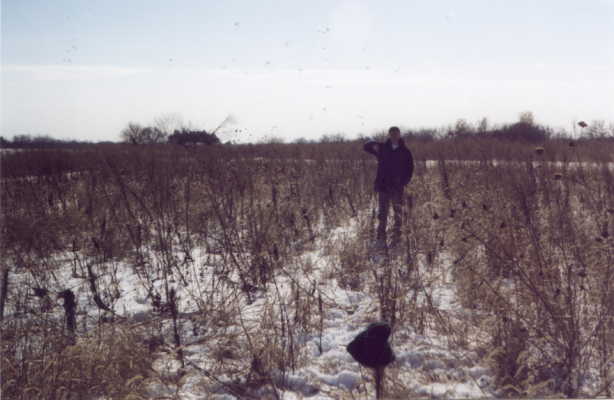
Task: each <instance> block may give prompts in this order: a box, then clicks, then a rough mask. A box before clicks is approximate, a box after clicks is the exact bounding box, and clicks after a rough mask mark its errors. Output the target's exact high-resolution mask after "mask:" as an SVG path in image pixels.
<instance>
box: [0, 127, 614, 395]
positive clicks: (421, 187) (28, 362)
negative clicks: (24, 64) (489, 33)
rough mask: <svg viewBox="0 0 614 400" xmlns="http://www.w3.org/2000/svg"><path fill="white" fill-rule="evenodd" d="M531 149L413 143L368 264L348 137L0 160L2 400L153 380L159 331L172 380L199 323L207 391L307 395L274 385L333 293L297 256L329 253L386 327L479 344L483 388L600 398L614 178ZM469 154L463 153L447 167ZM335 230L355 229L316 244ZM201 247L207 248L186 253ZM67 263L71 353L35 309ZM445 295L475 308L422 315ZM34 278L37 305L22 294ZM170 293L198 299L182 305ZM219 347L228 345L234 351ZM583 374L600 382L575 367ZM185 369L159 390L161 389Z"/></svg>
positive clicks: (336, 273) (368, 228) (612, 302)
mask: <svg viewBox="0 0 614 400" xmlns="http://www.w3.org/2000/svg"><path fill="white" fill-rule="evenodd" d="M608 143H609V142H608ZM411 145H412V143H410V146H411ZM535 147H536V146H535V145H533V144H531V145H522V144H519V143H511V144H509V143H502V142H499V141H496V140H481V141H480V140H478V139H476V138H470V139H467V140H445V141H441V142H432V143H431V142H424V143H422V142H421V143H416V147H414V148H412V149H413V150H414V155H415V156H416V161H417V163H416V172H415V177H414V180H413V181H412V184H411V185H410V188H409V190H408V193H407V198H406V207H405V213H406V215H405V218H406V224H405V227H404V231H403V235H402V246H401V249H400V251H399V253H398V255H397V257H396V258H395V262H394V263H392V264H389V265H386V266H384V267H383V268H381V269H379V270H376V271H373V270H372V268H370V264H368V263H366V262H365V259H366V256H367V254H368V251H367V248H366V242H367V241H368V240H369V238H370V237H372V230H373V226H374V222H375V221H374V218H373V215H372V213H370V212H369V211H370V210H371V208H372V207H373V205H374V203H373V195H372V180H373V176H374V163H373V162H372V160H371V159H370V158H367V156H366V155H363V154H362V152H361V150H360V147H359V146H358V144H357V143H327V144H325V145H320V146H319V147H318V146H315V145H312V144H304V145H299V144H293V145H280V144H270V145H262V146H243V147H236V148H228V149H224V148H217V149H205V148H199V149H190V148H188V149H184V148H169V147H164V146H161V147H151V148H143V149H141V148H126V147H112V148H101V149H99V150H98V151H90V150H88V154H87V157H85V158H80V156H79V155H76V156H75V157H76V158H75V159H73V161H74V162H75V163H78V165H79V168H78V170H77V172H74V173H72V174H69V175H67V174H65V173H64V172H62V173H54V172H53V171H51V172H49V171H47V172H46V173H45V174H42V173H41V174H33V175H30V176H28V177H27V178H24V177H21V178H9V177H10V176H16V175H17V171H30V172H28V174H30V173H31V172H32V171H35V170H34V169H32V168H30V169H28V168H27V165H21V166H20V167H19V168H17V166H15V168H14V169H13V171H12V173H7V172H5V170H3V181H2V185H3V187H2V205H3V208H2V229H3V234H2V249H3V260H2V263H3V264H2V266H3V270H4V271H6V272H7V273H6V277H7V279H5V280H4V281H5V282H6V283H7V285H6V288H7V290H3V294H4V296H3V301H2V303H3V306H2V315H3V321H2V332H3V336H2V346H3V350H2V351H3V365H2V377H3V380H2V394H3V396H5V397H8V398H33V397H37V396H38V397H40V398H79V396H81V397H83V396H84V395H86V394H92V395H93V394H95V395H104V396H108V397H111V398H122V397H126V396H128V397H129V396H133V398H137V397H135V396H140V395H145V394H146V388H147V385H148V383H149V382H152V381H153V380H156V379H158V380H159V377H157V376H156V374H155V373H153V372H152V370H151V362H152V359H153V357H154V355H153V353H152V351H155V350H156V340H159V339H156V338H161V337H162V338H164V340H165V342H166V343H169V344H170V349H171V350H172V356H173V357H174V358H175V359H176V360H177V361H178V362H179V363H180V364H181V365H183V366H185V367H186V368H187V367H189V363H188V361H186V356H185V354H184V349H185V346H186V343H188V342H189V339H190V337H191V336H194V335H196V334H195V333H191V332H197V331H198V332H201V333H200V334H199V335H196V336H199V337H202V339H201V340H203V341H204V342H205V345H207V346H210V350H211V351H212V353H213V354H215V357H213V358H212V360H211V364H210V365H207V366H206V367H203V368H204V369H203V371H204V372H202V374H203V376H204V377H205V378H206V380H207V381H208V382H209V385H208V386H207V387H208V388H210V389H211V390H217V391H227V392H231V393H241V396H243V397H249V396H252V397H256V398H257V397H259V396H260V397H262V396H264V397H269V398H276V397H278V396H280V393H281V390H283V389H288V388H290V389H291V390H296V391H298V392H300V393H303V394H304V395H307V393H311V392H310V391H313V390H314V389H313V388H298V389H297V388H295V387H294V386H292V382H291V380H288V379H286V377H287V376H288V374H289V373H290V371H293V370H297V369H300V368H301V367H302V366H304V365H306V364H307V363H308V362H309V357H308V353H307V349H305V348H304V346H303V342H302V341H301V338H303V337H306V336H308V335H311V336H315V337H317V336H318V335H320V337H321V335H322V330H323V325H322V324H323V323H322V321H323V319H324V316H325V314H326V312H327V310H328V309H329V308H330V307H332V306H333V304H332V303H331V302H332V301H333V300H331V299H330V298H327V297H326V296H325V295H323V294H322V292H321V291H320V288H319V285H318V282H316V281H315V280H311V281H310V280H309V278H310V277H312V276H314V274H315V272H316V268H315V267H314V266H313V265H311V264H310V263H309V262H303V261H300V262H299V261H297V260H298V258H297V255H300V254H301V253H303V252H305V251H308V250H314V246H315V244H316V243H321V244H322V245H323V246H325V247H326V249H323V251H324V252H326V253H327V254H328V255H330V256H332V257H330V259H333V260H335V262H332V263H331V265H329V266H328V267H329V276H328V277H329V278H331V279H336V281H337V284H338V285H339V287H341V288H343V289H350V290H356V291H363V292H368V293H369V294H370V295H371V296H372V297H373V298H375V299H377V305H378V313H379V317H381V318H383V319H386V320H388V321H390V322H391V323H392V324H393V326H394V327H395V335H396V337H399V338H401V337H403V335H408V334H409V333H408V332H409V328H411V329H415V330H416V331H418V332H421V333H429V332H430V333H433V332H437V334H439V335H441V336H442V337H445V338H446V340H448V343H449V344H450V347H451V348H454V349H458V350H459V351H460V350H463V349H466V350H470V349H471V350H475V351H479V353H480V354H481V355H482V357H483V358H482V361H483V362H484V363H489V364H490V365H491V366H492V369H493V371H495V372H496V375H497V386H498V388H500V394H501V395H515V396H516V395H520V396H538V395H539V396H541V395H552V394H554V395H559V394H563V395H566V396H576V395H578V394H579V393H584V392H583V391H584V390H587V389H586V384H585V383H586V382H588V378H590V380H591V382H597V383H598V385H597V386H598V388H597V389H595V388H594V387H592V386H591V390H592V391H591V392H590V393H589V394H591V395H597V394H601V395H608V396H609V395H611V393H612V392H611V391H612V380H613V376H612V375H613V372H612V366H611V359H612V356H613V355H614V343H612V341H611V338H610V337H609V335H608V332H611V331H612V329H613V328H614V325H613V324H614V322H613V320H612V318H613V316H612V314H611V310H612V309H614V297H612V294H611V293H613V292H614V290H612V289H613V288H612V285H613V282H614V281H613V275H612V273H613V272H614V271H613V270H612V268H614V267H613V266H614V255H613V252H612V236H611V235H612V230H613V229H614V222H613V221H612V219H613V218H614V215H613V213H612V212H611V210H613V209H614V204H613V203H612V199H614V179H613V172H612V170H611V167H609V166H608V165H607V164H606V163H605V161H608V162H611V161H612V158H611V154H614V152H611V153H609V155H608V154H607V153H606V150H604V148H605V149H607V146H603V144H602V143H600V142H595V143H592V142H584V143H579V144H578V145H577V146H574V147H570V146H569V145H568V143H567V142H563V141H561V142H557V141H550V142H547V143H544V144H543V145H542V146H541V147H542V148H543V151H541V152H539V154H538V153H536V152H535ZM596 149H597V150H596ZM45 157H47V156H45ZM31 158H32V159H34V160H35V159H36V157H35V155H32V157H31ZM31 158H30V157H25V158H24V160H30V161H28V162H31V161H32V159H31ZM427 158H428V159H435V160H437V163H436V164H435V167H433V168H431V167H429V166H427V164H426V162H425V160H426V159H427ZM495 158H496V159H498V160H514V163H507V164H501V163H499V164H496V163H493V159H495ZM466 159H471V160H473V162H472V163H459V162H450V161H449V160H466ZM548 160H566V161H577V160H581V161H591V162H592V164H590V165H588V164H587V165H572V164H569V163H563V164H561V165H554V164H548V163H546V162H545V161H548ZM13 162H16V161H14V160H13ZM24 162H25V161H24ZM7 165H8V164H7ZM9 172H11V171H9ZM13 173H14V174H13ZM410 195H411V198H410ZM410 205H411V206H410ZM352 218H353V221H355V223H356V224H357V225H356V226H357V231H356V232H357V236H356V237H346V238H343V239H341V240H338V241H330V240H328V238H329V234H330V232H331V231H332V230H333V229H334V228H336V227H338V226H339V225H341V224H343V223H345V222H346V221H348V220H349V219H352ZM199 249H205V250H206V252H207V254H208V255H207V259H206V260H204V261H202V262H200V263H197V262H195V261H194V260H195V258H196V252H197V250H199ZM66 262H70V263H71V264H72V265H73V279H75V280H76V282H78V283H79V287H80V288H82V292H81V296H82V297H81V298H82V299H87V301H88V302H90V303H92V304H93V305H94V308H89V309H88V308H86V307H85V306H80V307H81V308H79V312H78V316H77V318H78V321H77V322H78V323H77V329H76V332H75V336H76V342H75V344H73V345H70V342H67V341H66V339H65V335H66V334H67V332H65V329H64V328H63V327H62V325H63V322H62V320H61V315H62V312H61V309H59V308H58V307H56V306H54V305H53V304H54V302H55V298H54V296H57V294H58V293H60V292H61V291H62V290H65V289H67V288H66V287H65V282H64V281H63V280H62V279H61V276H60V268H61V266H63V265H66ZM126 265H127V267H128V268H132V269H133V271H134V273H135V274H136V275H137V276H138V286H139V288H142V289H143V290H145V291H146V292H147V293H149V297H147V299H146V301H147V303H149V304H148V305H149V306H150V309H151V316H152V318H147V319H146V321H144V323H143V324H142V326H141V328H142V329H139V330H131V329H128V328H127V326H126V325H124V323H125V322H121V319H118V318H117V317H116V316H115V317H114V314H120V313H121V312H122V310H115V309H114V307H115V306H114V305H115V304H116V303H117V301H118V300H119V299H120V298H121V296H122V293H120V292H119V291H118V290H117V287H118V280H119V279H120V276H121V269H122V268H127V267H126ZM420 265H422V266H423V268H419V267H418V266H420ZM306 278H307V280H306ZM196 282H198V285H196ZM287 282H290V284H289V285H290V289H289V290H286V289H284V285H286V286H287V285H288V283H287ZM442 283H448V284H454V285H455V286H456V287H457V296H458V298H459V299H460V301H461V302H462V304H463V305H464V306H465V307H467V308H468V309H470V310H473V311H472V314H471V316H469V317H465V318H459V316H458V315H455V314H453V313H450V312H448V311H446V310H442V309H441V308H440V307H439V306H438V304H437V301H436V298H435V296H434V289H435V288H436V287H437V286H438V285H440V284H442ZM186 287H197V288H198V289H194V290H193V291H188V290H187V289H183V288H186ZM35 288H44V289H46V290H47V291H48V292H49V297H48V298H46V297H43V298H40V297H37V296H35V295H33V291H34V289H35ZM262 294H265V298H266V302H265V304H264V305H260V306H261V311H260V314H259V318H258V319H256V320H253V319H252V320H250V319H245V318H244V316H243V314H242V312H241V307H243V306H245V305H246V304H247V305H250V304H255V303H256V300H257V299H258V298H262ZM185 299H190V300H191V301H192V304H196V306H195V307H196V308H194V307H192V308H190V310H185V309H183V308H182V307H185V304H186V303H185V302H182V300H185ZM49 302H51V304H50V303H49ZM45 304H47V305H45ZM105 308H108V309H110V310H112V311H107V310H105ZM153 316H155V318H153ZM113 321H114V322H113ZM86 322H87V323H86ZM202 332H206V334H203V333H202ZM220 338H225V339H224V340H223V341H220ZM154 339H155V340H154ZM237 348H241V349H246V354H244V355H242V356H241V357H238V356H237V355H236V354H234V353H233V351H232V349H237ZM4 360H6V361H4ZM461 361H463V362H466V361H467V360H461ZM474 361H475V360H474ZM588 369H591V370H594V371H598V375H599V376H597V377H587V376H585V375H583V371H586V370H588ZM273 371H275V373H273ZM184 372H185V368H180V369H179V370H178V371H177V372H176V374H177V376H176V378H177V379H176V380H175V381H173V382H174V383H173V382H170V383H169V382H167V381H165V384H168V385H171V386H172V385H177V382H180V381H181V377H182V375H181V374H182V373H184ZM403 373H404V371H402V370H395V371H392V373H391V374H390V377H389V380H391V382H392V381H394V382H397V383H398V384H396V385H395V387H396V389H395V390H396V392H395V393H396V395H398V397H402V396H403V395H407V394H408V393H411V390H410V389H409V388H408V387H407V386H405V385H403V384H402V382H403V380H404V379H405V378H403V376H404V375H403ZM220 376H226V377H230V379H231V380H232V382H233V383H232V384H229V383H223V382H221V381H220V380H219V379H218V378H217V377H220ZM421 379H426V380H428V379H433V378H428V377H426V376H425V377H422V378H421ZM389 383H390V382H389ZM65 393H72V394H71V396H73V397H70V396H68V395H65ZM392 394H394V393H391V395H392ZM62 396H64V397H62ZM66 396H68V397H66Z"/></svg>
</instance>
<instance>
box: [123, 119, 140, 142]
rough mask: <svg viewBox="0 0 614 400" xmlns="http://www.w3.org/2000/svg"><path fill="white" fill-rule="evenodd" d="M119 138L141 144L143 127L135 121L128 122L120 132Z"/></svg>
mask: <svg viewBox="0 0 614 400" xmlns="http://www.w3.org/2000/svg"><path fill="white" fill-rule="evenodd" d="M121 140H122V141H123V142H126V143H132V144H142V143H143V127H142V126H141V125H139V124H137V123H135V122H130V123H128V126H127V127H126V128H124V129H123V130H122V132H121Z"/></svg>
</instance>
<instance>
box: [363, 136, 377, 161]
mask: <svg viewBox="0 0 614 400" xmlns="http://www.w3.org/2000/svg"><path fill="white" fill-rule="evenodd" d="M363 150H364V151H366V152H367V153H370V154H373V155H374V156H376V157H377V152H378V150H379V143H377V142H376V141H375V140H369V141H368V142H367V143H365V145H364V146H363Z"/></svg>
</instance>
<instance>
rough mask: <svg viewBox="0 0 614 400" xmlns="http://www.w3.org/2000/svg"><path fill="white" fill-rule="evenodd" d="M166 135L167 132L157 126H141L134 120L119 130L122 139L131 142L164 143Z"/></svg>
mask: <svg viewBox="0 0 614 400" xmlns="http://www.w3.org/2000/svg"><path fill="white" fill-rule="evenodd" d="M166 136H167V133H166V132H164V131H162V130H161V129H160V128H158V127H151V126H147V127H143V126H141V125H139V124H137V123H134V122H131V123H129V124H128V126H127V127H126V128H124V130H122V132H121V139H122V141H124V142H126V143H131V144H152V143H164V142H165V141H166Z"/></svg>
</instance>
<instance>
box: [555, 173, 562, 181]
mask: <svg viewBox="0 0 614 400" xmlns="http://www.w3.org/2000/svg"><path fill="white" fill-rule="evenodd" d="M562 178H563V174H561V173H560V172H557V173H556V174H554V179H555V180H557V181H558V180H561V179H562Z"/></svg>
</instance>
